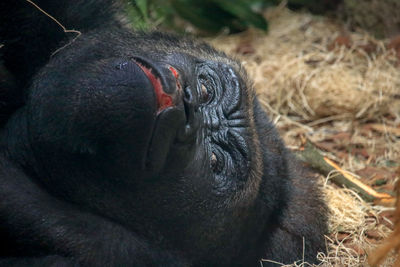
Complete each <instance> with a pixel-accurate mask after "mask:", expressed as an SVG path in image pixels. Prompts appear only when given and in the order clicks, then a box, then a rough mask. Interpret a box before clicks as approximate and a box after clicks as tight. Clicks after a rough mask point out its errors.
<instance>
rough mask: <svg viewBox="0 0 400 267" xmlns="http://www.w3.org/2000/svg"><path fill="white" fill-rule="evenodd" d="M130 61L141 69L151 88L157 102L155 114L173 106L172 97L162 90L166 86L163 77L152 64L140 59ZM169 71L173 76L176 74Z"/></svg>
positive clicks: (134, 58)
mask: <svg viewBox="0 0 400 267" xmlns="http://www.w3.org/2000/svg"><path fill="white" fill-rule="evenodd" d="M132 60H133V62H134V63H136V65H138V66H139V67H140V68H141V69H142V71H143V72H144V74H145V75H146V76H147V78H148V79H149V81H150V82H151V84H152V86H153V89H154V93H155V95H156V101H157V114H159V113H160V112H161V111H163V110H164V109H166V108H168V107H173V106H175V104H174V101H173V96H172V95H171V94H168V93H166V92H165V90H164V88H166V87H167V86H168V85H167V84H166V82H165V81H164V79H163V78H162V77H163V76H162V75H161V73H160V71H159V70H158V69H157V68H156V67H155V66H154V64H151V63H150V62H149V61H148V60H145V59H143V58H141V57H133V58H132ZM170 71H171V72H172V73H173V75H174V76H175V74H176V73H174V72H173V71H172V70H171V69H170ZM175 77H176V76H175Z"/></svg>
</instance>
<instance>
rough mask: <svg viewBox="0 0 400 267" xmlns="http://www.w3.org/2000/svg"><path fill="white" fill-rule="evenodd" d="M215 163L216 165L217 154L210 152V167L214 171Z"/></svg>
mask: <svg viewBox="0 0 400 267" xmlns="http://www.w3.org/2000/svg"><path fill="white" fill-rule="evenodd" d="M217 165H218V159H217V156H216V155H215V154H214V153H212V155H211V168H212V170H213V171H215V170H216V169H217Z"/></svg>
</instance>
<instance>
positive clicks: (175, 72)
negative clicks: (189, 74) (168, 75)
mask: <svg viewBox="0 0 400 267" xmlns="http://www.w3.org/2000/svg"><path fill="white" fill-rule="evenodd" d="M168 69H169V70H170V71H171V72H172V74H173V75H174V77H175V81H176V88H177V89H178V90H181V89H182V87H181V84H180V82H179V72H178V71H177V70H176V69H175V68H174V67H171V66H170V67H169V68H168Z"/></svg>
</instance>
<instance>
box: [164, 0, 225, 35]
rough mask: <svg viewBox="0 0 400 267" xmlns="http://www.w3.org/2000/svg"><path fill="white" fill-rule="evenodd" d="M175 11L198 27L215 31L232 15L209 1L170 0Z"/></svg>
mask: <svg viewBox="0 0 400 267" xmlns="http://www.w3.org/2000/svg"><path fill="white" fill-rule="evenodd" d="M170 2H171V4H172V5H173V7H174V9H175V10H176V11H177V13H178V14H179V15H180V16H181V17H182V18H184V19H186V20H187V21H189V22H191V23H192V24H193V25H195V26H197V27H198V28H200V29H204V30H206V31H209V32H217V31H219V30H220V29H221V28H222V27H224V26H225V25H227V21H229V20H230V19H231V18H232V16H231V15H230V14H227V13H226V12H225V11H223V10H221V9H220V8H219V7H218V6H216V5H213V4H212V3H211V2H209V1H204V2H196V1H191V0H171V1H170Z"/></svg>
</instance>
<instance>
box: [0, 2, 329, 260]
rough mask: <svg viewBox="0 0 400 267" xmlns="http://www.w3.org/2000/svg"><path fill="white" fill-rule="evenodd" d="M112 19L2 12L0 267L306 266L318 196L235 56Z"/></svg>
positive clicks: (11, 7) (52, 9) (318, 239)
mask: <svg viewBox="0 0 400 267" xmlns="http://www.w3.org/2000/svg"><path fill="white" fill-rule="evenodd" d="M35 5H37V6H35ZM122 10H123V8H122V4H120V3H118V2H117V1H114V0H74V1H49V0H36V1H35V3H34V4H33V3H32V2H30V1H25V0H17V1H16V0H4V1H2V2H1V4H0V22H1V28H0V37H1V40H0V43H1V44H3V47H2V48H1V57H2V58H1V60H2V67H1V75H2V78H1V93H0V102H1V105H0V111H1V115H2V117H1V118H2V124H1V135H0V140H1V146H0V157H1V159H0V248H1V249H0V265H1V266H260V260H261V259H268V260H272V261H276V262H282V263H291V262H293V261H296V260H302V259H304V260H305V261H308V262H315V261H316V255H317V253H318V252H319V251H323V250H324V248H325V245H324V236H323V235H324V234H325V233H326V232H327V227H326V224H327V223H326V217H327V215H326V207H325V204H324V202H323V201H322V198H321V192H320V189H319V187H318V185H317V183H316V181H315V180H314V179H313V178H312V176H310V175H309V174H308V173H307V172H305V171H303V170H302V167H301V166H299V165H298V164H297V163H296V161H295V160H294V159H293V158H292V156H291V155H290V153H288V151H287V150H286V148H285V147H284V145H283V143H282V141H281V139H280V138H279V136H278V134H277V132H276V130H275V129H274V127H273V125H272V123H271V122H270V121H269V119H268V118H267V116H266V114H265V112H264V111H263V110H262V108H261V106H260V104H259V102H258V100H257V96H256V94H255V92H254V89H253V87H252V84H251V82H250V80H249V79H248V78H247V76H246V73H245V71H244V69H243V67H242V66H241V65H240V63H238V62H237V61H235V60H233V59H231V58H229V57H227V56H226V55H225V54H223V53H222V52H218V51H216V50H214V49H213V48H211V47H210V46H208V45H207V44H205V43H202V42H199V41H195V40H192V39H191V38H188V37H177V36H175V35H172V34H164V33H160V32H150V33H143V32H135V31H133V30H131V29H129V28H128V27H127V26H126V23H125V22H124V19H123V12H122ZM61 24H62V25H63V26H65V28H63V27H62V26H61ZM66 29H75V30H79V31H80V33H79V34H77V32H76V31H74V32H71V31H68V30H66ZM262 264H263V266H270V265H271V266H275V264H273V263H271V262H267V261H263V262H262Z"/></svg>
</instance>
